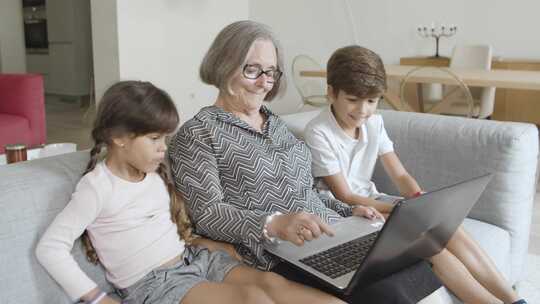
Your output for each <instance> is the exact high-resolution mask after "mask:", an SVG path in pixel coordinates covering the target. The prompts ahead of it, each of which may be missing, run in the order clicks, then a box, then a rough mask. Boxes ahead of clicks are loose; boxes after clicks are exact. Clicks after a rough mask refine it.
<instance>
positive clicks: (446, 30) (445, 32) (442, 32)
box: [416, 24, 457, 57]
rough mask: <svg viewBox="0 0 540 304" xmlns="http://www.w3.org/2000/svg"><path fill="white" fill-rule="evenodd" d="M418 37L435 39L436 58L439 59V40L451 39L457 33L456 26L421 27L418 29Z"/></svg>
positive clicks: (432, 25)
mask: <svg viewBox="0 0 540 304" xmlns="http://www.w3.org/2000/svg"><path fill="white" fill-rule="evenodd" d="M416 30H417V32H418V35H420V37H423V38H435V56H434V57H439V39H440V38H441V37H451V36H453V35H454V34H455V33H456V32H457V26H455V25H444V24H443V25H439V26H435V25H434V24H431V26H429V27H428V26H425V25H424V26H419V27H418V28H417V29H416Z"/></svg>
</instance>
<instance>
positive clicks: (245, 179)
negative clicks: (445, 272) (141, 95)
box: [169, 21, 440, 303]
mask: <svg viewBox="0 0 540 304" xmlns="http://www.w3.org/2000/svg"><path fill="white" fill-rule="evenodd" d="M283 70H284V67H283V52H282V50H281V48H280V45H279V42H278V41H277V39H276V38H275V37H274V35H273V33H272V32H271V31H270V30H269V29H268V28H267V27H266V26H265V25H263V24H260V23H257V22H253V21H239V22H235V23H232V24H230V25H228V26H227V27H225V28H224V29H223V30H222V31H221V32H220V33H219V34H218V36H217V37H216V38H215V40H214V42H213V44H212V45H211V46H210V49H209V50H208V53H207V54H206V56H205V57H204V59H203V62H202V64H201V67H200V75H201V79H202V80H203V81H204V82H205V83H207V84H211V85H214V86H216V87H217V88H218V89H219V94H218V97H217V99H216V101H215V103H214V105H213V106H209V107H205V108H203V109H201V110H200V112H199V113H198V114H197V115H195V117H194V118H192V119H191V120H189V121H187V122H186V123H185V124H184V125H183V126H182V128H181V129H180V130H179V132H178V133H177V134H176V135H175V136H174V138H173V140H172V141H171V144H170V147H169V156H170V158H171V162H172V169H173V175H174V178H175V183H176V186H177V189H178V190H179V191H180V192H181V193H182V195H183V197H184V199H185V200H186V202H187V205H188V206H189V208H190V211H191V216H192V219H193V221H194V222H195V228H196V231H197V232H198V233H199V234H202V235H204V236H207V237H209V238H212V239H215V240H219V241H225V242H229V243H232V244H234V245H235V249H236V251H237V252H238V253H239V254H240V255H241V256H242V257H243V260H244V262H245V263H246V264H248V265H251V266H254V267H257V268H259V269H263V270H272V271H274V272H277V273H280V274H282V275H284V276H285V277H287V278H290V279H292V280H295V281H298V282H301V283H304V284H310V285H312V286H315V287H317V288H319V289H323V290H326V289H325V287H324V286H318V285H315V284H314V283H313V282H309V280H308V279H307V278H304V277H303V276H302V275H301V274H299V273H297V272H295V271H294V270H292V269H290V268H289V267H287V265H284V264H279V261H278V260H277V259H275V258H273V257H272V256H270V255H269V254H267V253H266V252H265V251H264V248H263V245H264V243H265V242H271V241H272V240H273V239H275V238H279V239H281V240H284V241H290V242H293V243H295V244H297V245H303V243H304V241H309V240H312V239H313V238H317V237H319V236H320V235H321V234H322V233H327V234H332V228H331V226H330V225H329V224H331V223H333V222H335V221H336V220H338V219H340V218H342V217H345V216H351V215H354V210H353V209H352V208H351V207H350V206H348V205H346V204H344V203H342V202H340V201H337V200H334V199H330V198H328V197H320V196H319V195H318V194H317V193H316V192H315V191H313V190H312V185H313V177H312V175H311V155H310V152H309V148H308V147H307V146H306V145H305V144H304V143H303V142H302V141H299V140H298V139H296V138H295V137H294V136H293V135H292V133H291V132H290V131H289V130H288V129H287V128H286V126H285V124H284V123H283V122H282V121H281V120H280V119H279V117H277V116H276V115H275V114H273V113H272V112H271V111H270V110H269V109H268V108H267V107H266V106H264V105H263V102H264V101H271V100H272V99H273V98H274V97H275V96H276V95H278V93H279V92H280V91H281V90H283V88H284V85H283V84H284V79H283V77H282V71H283ZM282 82H283V83H282ZM311 281H313V280H311ZM312 283H313V284H312ZM439 286H440V283H439V282H438V280H437V279H436V277H435V276H434V275H433V273H432V272H431V270H430V269H429V266H426V264H425V263H420V264H417V265H415V266H413V267H411V268H410V269H407V270H404V271H402V272H400V273H397V274H395V275H393V276H391V277H389V278H387V279H384V280H382V281H380V282H378V283H375V284H372V285H370V287H367V288H365V289H364V290H362V291H361V292H360V291H359V292H356V293H355V294H354V295H353V297H350V298H346V299H345V300H346V301H348V302H351V303H352V302H353V301H356V302H357V301H358V300H364V301H366V302H367V303H371V302H373V301H377V302H378V303H383V302H385V301H386V302H388V303H390V302H392V303H397V302H399V303H409V302H410V303H416V302H417V301H418V300H420V299H421V298H423V297H424V296H426V295H428V294H430V293H431V292H433V291H434V290H435V289H437V288H438V287H439ZM395 301H397V302H395Z"/></svg>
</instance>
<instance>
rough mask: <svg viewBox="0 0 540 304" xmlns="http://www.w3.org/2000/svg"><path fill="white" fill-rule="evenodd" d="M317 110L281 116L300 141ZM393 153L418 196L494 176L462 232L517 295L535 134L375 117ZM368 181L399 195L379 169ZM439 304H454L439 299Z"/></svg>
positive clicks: (481, 124) (509, 127)
mask: <svg viewBox="0 0 540 304" xmlns="http://www.w3.org/2000/svg"><path fill="white" fill-rule="evenodd" d="M319 111H320V110H317V111H309V112H301V113H295V114H289V115H284V116H282V119H284V120H285V122H286V123H287V125H288V126H289V129H291V131H292V132H293V133H295V135H296V136H297V137H300V138H301V137H302V136H303V133H304V128H305V126H306V124H307V122H308V121H309V120H311V119H312V118H313V117H315V116H316V115H317V114H318V113H319ZM378 113H379V114H381V115H382V117H383V120H384V123H385V127H386V130H387V132H388V135H389V137H390V138H391V139H392V140H393V142H394V149H395V151H396V153H397V154H398V156H399V158H400V160H401V161H402V162H403V164H404V166H405V168H406V169H407V170H408V171H409V172H410V173H411V175H412V176H414V177H415V178H416V179H417V180H418V182H419V184H420V185H421V187H422V188H423V189H424V190H430V189H437V188H439V187H441V186H444V185H448V184H451V183H456V182H458V181H460V180H463V179H465V178H470V177H474V176H478V175H481V174H482V173H485V172H492V173H494V174H495V175H494V177H493V179H492V180H491V182H490V183H489V185H488V186H487V189H486V190H485V191H484V193H483V194H482V196H481V197H480V199H479V201H478V202H477V203H476V205H475V206H474V208H473V209H472V211H471V212H470V214H469V216H468V218H466V219H465V222H464V226H465V229H466V230H467V231H468V232H469V233H470V234H471V235H472V236H473V237H474V238H475V239H476V240H477V241H478V242H479V244H480V246H481V247H482V248H484V249H485V250H486V252H487V253H488V254H489V255H490V256H491V258H492V259H493V260H494V262H495V264H496V265H497V266H498V268H499V269H500V270H501V272H502V273H503V274H504V275H505V276H506V278H507V279H508V280H509V281H510V282H511V283H512V284H516V285H517V287H518V288H519V281H520V280H522V279H523V275H524V272H523V270H524V266H525V265H524V263H525V261H526V254H527V248H528V243H529V232H530V225H531V217H532V204H533V201H534V195H535V192H536V190H535V186H536V183H535V181H536V179H537V174H538V173H537V163H538V129H537V128H536V126H534V125H532V124H523V123H510V122H496V121H488V120H478V119H467V118H461V117H449V116H442V115H430V114H421V113H409V112H397V111H389V110H380V111H378ZM374 181H375V184H376V185H377V188H378V189H379V191H382V192H385V193H389V194H398V191H397V189H396V188H395V187H394V186H393V184H392V182H391V181H390V178H389V177H388V176H387V175H386V173H385V172H384V169H383V168H382V165H381V164H380V163H379V164H377V166H376V169H375V173H374ZM440 296H441V297H442V298H443V299H444V301H443V302H450V298H451V299H452V301H453V302H454V303H460V302H459V301H457V300H456V299H455V298H454V297H453V296H450V295H447V294H446V291H444V292H443V294H441V295H440Z"/></svg>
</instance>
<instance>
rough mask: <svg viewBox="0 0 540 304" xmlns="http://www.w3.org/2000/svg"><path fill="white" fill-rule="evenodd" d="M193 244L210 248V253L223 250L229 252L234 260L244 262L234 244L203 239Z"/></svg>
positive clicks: (198, 239)
mask: <svg viewBox="0 0 540 304" xmlns="http://www.w3.org/2000/svg"><path fill="white" fill-rule="evenodd" d="M191 244H193V245H197V246H202V247H205V248H208V250H210V251H216V250H222V251H225V252H227V253H228V254H229V255H230V256H232V257H233V258H235V259H237V260H239V261H242V257H241V256H240V255H239V254H238V252H236V249H234V246H233V245H232V244H229V243H225V242H218V241H214V240H211V239H207V238H203V237H198V238H196V239H194V240H193V241H191Z"/></svg>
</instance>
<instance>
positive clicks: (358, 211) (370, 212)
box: [352, 205, 385, 222]
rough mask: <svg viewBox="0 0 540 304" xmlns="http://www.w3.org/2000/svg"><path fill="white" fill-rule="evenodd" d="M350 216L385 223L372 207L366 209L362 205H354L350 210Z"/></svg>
mask: <svg viewBox="0 0 540 304" xmlns="http://www.w3.org/2000/svg"><path fill="white" fill-rule="evenodd" d="M352 214H353V215H355V216H363V217H365V218H367V219H370V220H376V219H380V220H382V221H383V222H384V221H385V218H384V216H383V215H382V214H381V213H380V212H379V211H377V209H375V208H374V207H366V206H362V205H355V206H354V207H353V210H352Z"/></svg>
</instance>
